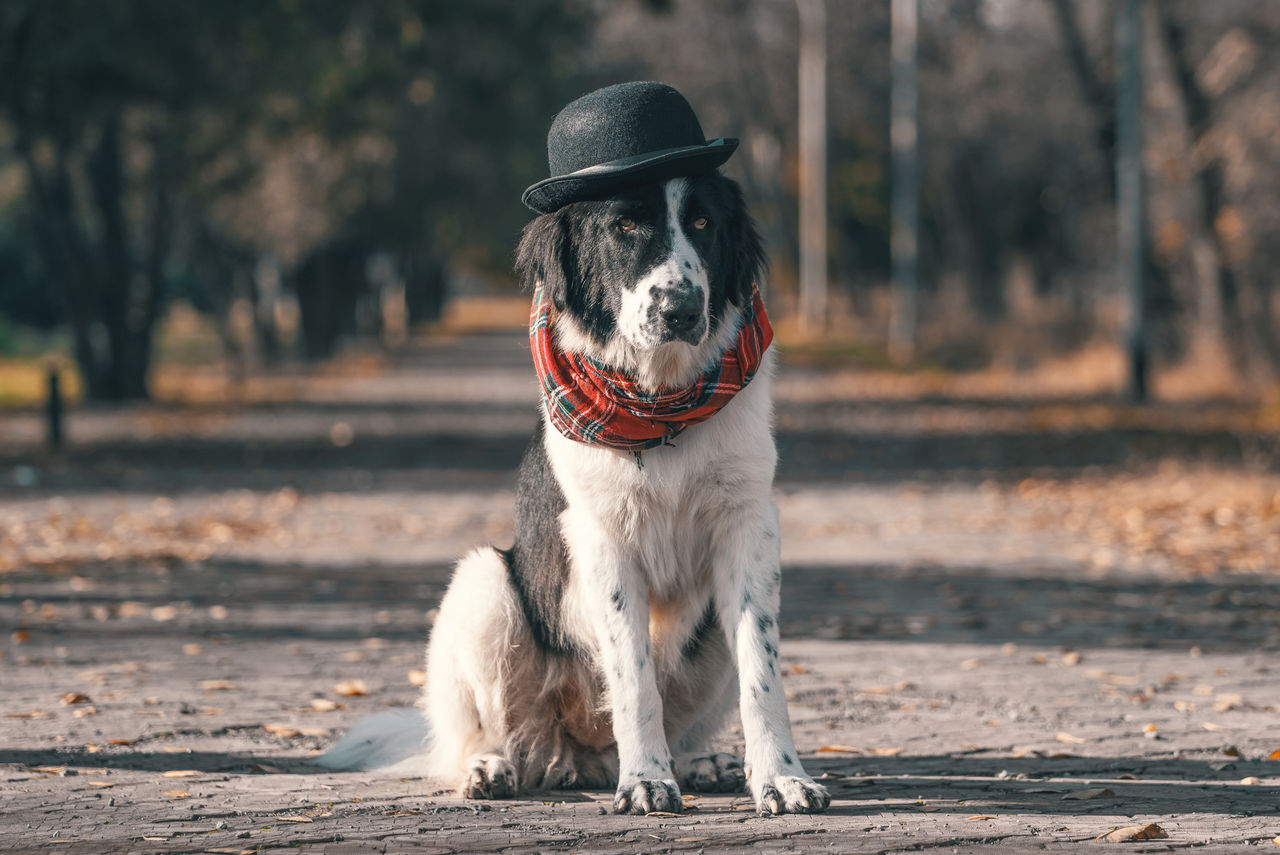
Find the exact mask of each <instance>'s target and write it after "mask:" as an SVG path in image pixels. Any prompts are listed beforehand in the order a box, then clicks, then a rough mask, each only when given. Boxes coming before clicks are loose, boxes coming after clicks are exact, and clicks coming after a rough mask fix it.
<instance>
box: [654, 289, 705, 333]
mask: <svg viewBox="0 0 1280 855" xmlns="http://www.w3.org/2000/svg"><path fill="white" fill-rule="evenodd" d="M701 318H702V295H701V294H699V293H698V292H697V291H695V290H680V291H676V292H675V293H674V294H672V295H671V296H669V297H668V298H667V299H665V300H664V301H663V304H662V320H663V321H664V322H665V323H666V325H667V329H668V330H670V331H671V333H672V334H674V335H682V334H684V333H687V332H689V331H690V330H692V329H693V328H694V327H696V326H697V325H698V321H699V320H700V319H701Z"/></svg>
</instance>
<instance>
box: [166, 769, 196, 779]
mask: <svg viewBox="0 0 1280 855" xmlns="http://www.w3.org/2000/svg"><path fill="white" fill-rule="evenodd" d="M199 774H200V770H199V769H170V770H169V771H168V772H161V773H160V777H161V778H194V777H195V776H196V775H199Z"/></svg>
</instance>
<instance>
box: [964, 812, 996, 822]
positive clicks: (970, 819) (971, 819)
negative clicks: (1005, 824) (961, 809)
mask: <svg viewBox="0 0 1280 855" xmlns="http://www.w3.org/2000/svg"><path fill="white" fill-rule="evenodd" d="M980 819H995V817H994V816H987V815H986V814H985V813H980V814H977V815H976V816H969V817H965V820H964V821H965V822H976V821H977V820H980Z"/></svg>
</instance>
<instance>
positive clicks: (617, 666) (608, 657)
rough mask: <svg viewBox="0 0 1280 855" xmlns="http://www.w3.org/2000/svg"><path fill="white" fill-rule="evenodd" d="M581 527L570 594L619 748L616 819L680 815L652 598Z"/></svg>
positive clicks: (626, 565)
mask: <svg viewBox="0 0 1280 855" xmlns="http://www.w3.org/2000/svg"><path fill="white" fill-rule="evenodd" d="M584 528H585V527H583V526H578V527H576V528H575V530H576V531H577V532H578V533H579V535H578V541H577V542H576V543H575V544H574V546H575V547H587V548H585V549H582V548H579V549H575V550H574V551H575V552H576V553H577V554H578V555H584V556H590V558H589V559H588V560H587V561H581V562H579V561H575V562H574V563H575V565H577V567H576V568H575V569H578V570H580V571H581V572H578V573H576V577H577V578H575V579H574V587H575V588H577V591H576V592H575V593H577V594H578V595H579V596H578V597H577V600H578V606H579V609H580V613H581V614H582V616H583V617H584V618H585V619H586V621H587V623H588V624H589V625H590V626H591V629H592V632H593V634H594V642H595V646H596V649H597V650H598V651H599V662H600V666H601V668H602V669H603V671H604V680H605V687H606V689H607V690H608V694H609V706H610V708H611V711H612V713H613V735H614V739H616V740H617V743H618V790H617V793H616V794H615V795H614V798H613V809H614V811H615V812H616V813H628V812H630V813H636V814H644V813H648V812H650V811H655V810H661V811H679V810H680V808H681V801H680V788H679V786H677V784H676V781H675V773H674V772H673V770H672V764H671V750H670V749H669V748H668V747H667V739H666V735H665V733H664V732H663V726H662V697H661V696H660V695H659V694H658V684H657V679H656V674H655V672H654V663H653V645H652V643H651V642H650V639H649V595H648V592H647V590H645V588H644V585H643V580H642V579H641V578H640V576H639V574H638V573H637V572H636V571H635V569H634V565H633V564H632V563H631V561H630V560H628V559H627V557H626V556H625V555H624V554H623V553H622V552H621V551H620V550H619V549H618V548H617V547H616V546H615V545H614V544H612V543H610V542H609V541H608V539H607V538H604V537H600V538H592V540H594V542H593V543H591V544H590V545H589V546H588V545H587V544H586V543H583V541H584V540H585V539H586V538H582V537H581V533H582V531H583V529H584Z"/></svg>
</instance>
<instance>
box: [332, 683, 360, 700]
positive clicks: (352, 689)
mask: <svg viewBox="0 0 1280 855" xmlns="http://www.w3.org/2000/svg"><path fill="white" fill-rule="evenodd" d="M333 691H334V692H335V693H336V694H339V695H342V697H344V698H355V697H359V696H360V695H367V694H369V687H368V686H366V685H365V684H364V680H343V681H342V682H341V683H338V684H337V685H336V686H334V687H333Z"/></svg>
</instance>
